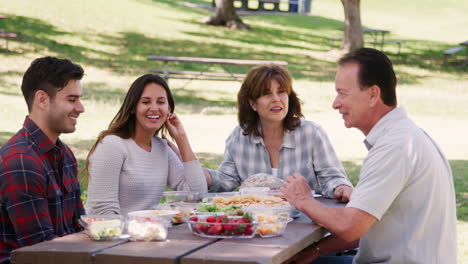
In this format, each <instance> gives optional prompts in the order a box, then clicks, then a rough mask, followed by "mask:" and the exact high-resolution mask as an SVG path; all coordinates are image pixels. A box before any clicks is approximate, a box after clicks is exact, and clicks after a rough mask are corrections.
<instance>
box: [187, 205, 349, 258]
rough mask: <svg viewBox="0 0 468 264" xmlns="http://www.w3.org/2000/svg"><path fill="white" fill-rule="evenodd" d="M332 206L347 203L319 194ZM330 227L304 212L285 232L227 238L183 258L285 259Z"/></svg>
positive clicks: (319, 237) (317, 238)
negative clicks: (264, 235)
mask: <svg viewBox="0 0 468 264" xmlns="http://www.w3.org/2000/svg"><path fill="white" fill-rule="evenodd" d="M317 200H318V201H320V202H321V203H323V204H324V205H326V206H330V207H344V206H345V204H343V203H339V202H337V201H336V200H333V199H328V198H322V197H321V198H317ZM326 233H327V231H326V230H325V229H324V228H322V227H320V226H318V225H316V224H313V223H312V221H311V220H310V219H309V218H308V217H307V216H306V215H304V214H301V216H300V217H299V218H298V219H296V220H295V221H294V222H291V223H289V224H288V226H287V227H286V231H285V232H284V233H283V235H282V236H278V237H273V238H260V237H258V236H256V237H255V238H253V239H223V240H221V241H218V242H216V243H214V244H211V245H209V246H207V247H205V248H203V249H201V250H199V251H196V252H194V253H192V254H189V255H187V256H185V257H184V258H182V261H181V263H182V264H192V263H193V264H202V263H203V264H227V263H243V264H250V263H257V264H260V263H262V264H263V263H282V262H283V261H285V260H287V259H288V258H290V257H292V256H293V255H295V254H296V253H298V252H299V251H301V250H302V249H304V248H306V247H307V246H309V245H310V244H311V243H313V242H314V241H317V240H319V239H321V238H322V237H323V236H324V235H325V234H326Z"/></svg>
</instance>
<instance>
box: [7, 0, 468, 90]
mask: <svg viewBox="0 0 468 264" xmlns="http://www.w3.org/2000/svg"><path fill="white" fill-rule="evenodd" d="M141 2H142V3H145V4H148V5H161V4H163V5H168V6H170V7H171V8H174V9H179V10H180V11H181V12H185V13H192V14H193V13H195V14H200V15H209V14H210V12H207V11H206V10H198V9H194V8H190V7H186V6H182V5H179V4H177V3H175V1H169V0H160V1H157V2H156V1H144V0H141ZM191 2H200V1H191ZM6 15H8V17H9V21H10V23H8V24H7V25H6V26H5V27H6V28H5V29H6V30H8V31H13V32H19V33H21V35H22V37H21V38H20V39H18V40H17V41H18V42H20V43H22V44H23V45H21V49H22V51H21V53H31V54H37V53H48V52H50V51H52V52H54V53H56V54H58V56H59V57H66V58H69V59H71V60H73V61H75V62H77V63H84V64H86V65H92V66H95V67H97V68H100V69H105V70H108V71H112V72H114V73H117V74H122V73H126V74H131V75H140V74H143V73H146V72H148V71H149V70H150V69H154V68H159V69H161V68H162V63H158V62H154V61H151V62H150V61H147V60H146V59H145V58H146V56H148V55H166V56H193V57H215V58H219V57H223V58H236V59H259V60H285V61H288V63H289V66H288V68H289V70H290V71H291V73H292V75H293V77H294V78H296V79H307V80H313V81H332V80H333V79H334V75H335V71H336V64H335V62H331V61H329V60H325V59H319V57H326V56H327V55H326V54H327V52H328V51H329V49H330V46H329V45H328V41H327V38H328V37H333V36H340V35H342V34H343V33H342V28H343V23H342V21H339V20H333V19H329V18H324V17H319V16H300V15H256V16H248V17H245V20H246V22H248V23H249V24H251V26H252V28H253V29H252V30H250V31H233V30H228V29H226V28H222V27H212V26H208V25H201V26H200V27H198V28H199V30H197V31H196V32H191V31H186V32H185V34H186V35H188V36H193V37H194V38H192V39H193V40H187V39H171V40H169V39H161V38H157V37H149V36H146V35H145V34H142V33H137V32H121V33H120V35H117V36H116V35H106V34H97V33H91V34H90V33H89V32H78V33H71V32H65V31H61V30H59V29H58V28H56V27H55V26H53V25H52V24H49V23H47V22H46V21H43V20H40V19H36V18H30V17H24V16H16V15H14V14H6ZM173 19H174V20H180V21H181V22H183V23H186V24H194V23H199V22H198V21H195V20H187V19H186V18H184V16H180V17H176V18H173ZM57 36H58V37H63V36H67V38H71V39H72V40H73V39H76V40H80V41H79V43H86V44H82V45H77V44H72V43H73V41H70V43H62V42H59V41H57V40H55V39H56V37H57ZM390 38H391V36H390ZM405 41H406V42H405V43H404V45H403V48H402V53H401V55H399V56H396V55H394V54H395V53H396V47H392V46H390V45H389V46H388V50H389V54H392V55H391V57H392V59H393V60H394V61H396V62H398V63H401V64H404V65H408V66H411V67H417V68H420V69H426V70H431V71H437V72H439V71H444V72H455V73H458V72H460V73H462V72H465V71H466V67H449V66H444V65H442V61H443V54H442V51H443V50H445V49H447V48H449V47H450V45H448V44H446V43H442V42H435V41H427V40H405ZM92 43H96V44H103V45H105V46H109V47H112V48H110V49H105V50H99V49H97V48H94V46H93V45H92ZM100 46H101V47H102V45H100ZM386 49H387V46H386ZM320 54H322V56H321V55H320ZM249 68H250V66H248V67H235V66H223V67H221V66H219V65H207V64H199V63H171V69H173V70H182V69H183V70H187V71H211V72H226V71H229V72H232V73H246V72H247V71H248V69H249ZM398 74H399V77H400V83H417V82H419V81H420V80H421V77H420V76H418V75H416V74H414V73H412V72H409V71H405V70H400V71H399V72H398ZM1 80H2V78H0V82H1ZM97 87H99V85H97ZM104 88H106V90H107V89H109V87H104ZM99 89H103V87H99ZM110 91H111V93H112V94H113V95H112V96H119V94H118V93H113V92H112V90H110Z"/></svg>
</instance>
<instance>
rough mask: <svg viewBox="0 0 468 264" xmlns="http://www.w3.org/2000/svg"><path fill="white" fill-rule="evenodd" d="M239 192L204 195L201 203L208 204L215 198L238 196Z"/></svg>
mask: <svg viewBox="0 0 468 264" xmlns="http://www.w3.org/2000/svg"><path fill="white" fill-rule="evenodd" d="M239 194H240V192H219V193H206V194H205V195H204V196H203V201H206V202H209V201H211V200H212V199H213V197H215V196H234V195H239Z"/></svg>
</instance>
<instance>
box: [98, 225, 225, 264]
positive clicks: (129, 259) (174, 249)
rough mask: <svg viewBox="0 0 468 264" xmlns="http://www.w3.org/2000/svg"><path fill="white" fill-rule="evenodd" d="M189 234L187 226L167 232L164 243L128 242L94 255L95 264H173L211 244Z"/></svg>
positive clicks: (209, 241) (177, 227) (178, 226)
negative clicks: (197, 249)
mask: <svg viewBox="0 0 468 264" xmlns="http://www.w3.org/2000/svg"><path fill="white" fill-rule="evenodd" d="M214 241H216V239H206V238H200V237H197V236H194V235H192V234H191V233H190V230H189V228H188V226H187V224H182V225H177V226H174V227H173V228H171V229H170V230H169V233H168V238H167V240H166V241H153V242H128V243H126V244H122V245H119V246H116V247H113V248H109V249H105V250H102V251H100V252H98V253H96V255H95V262H94V263H95V264H116V263H119V264H139V263H141V264H146V263H150V262H151V263H161V264H166V263H167V264H174V263H175V259H176V258H177V257H178V256H181V255H183V254H184V253H186V252H189V251H190V250H192V249H194V248H197V247H200V246H204V245H206V244H209V243H212V242H214Z"/></svg>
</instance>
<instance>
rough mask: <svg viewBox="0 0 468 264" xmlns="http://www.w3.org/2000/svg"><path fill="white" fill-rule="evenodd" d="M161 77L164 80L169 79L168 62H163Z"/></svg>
mask: <svg viewBox="0 0 468 264" xmlns="http://www.w3.org/2000/svg"><path fill="white" fill-rule="evenodd" d="M163 78H164V80H165V81H166V82H168V81H169V65H168V62H167V61H165V62H164V73H163Z"/></svg>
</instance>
